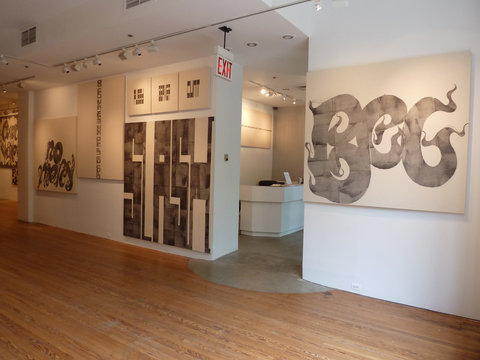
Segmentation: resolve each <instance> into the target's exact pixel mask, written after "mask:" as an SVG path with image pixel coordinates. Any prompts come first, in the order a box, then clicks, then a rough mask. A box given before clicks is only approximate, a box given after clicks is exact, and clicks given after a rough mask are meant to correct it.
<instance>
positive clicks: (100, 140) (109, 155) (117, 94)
mask: <svg viewBox="0 0 480 360" xmlns="http://www.w3.org/2000/svg"><path fill="white" fill-rule="evenodd" d="M124 95H125V77H124V76H116V77H112V78H107V79H99V80H95V81H90V82H87V83H83V84H80V85H79V86H78V137H79V139H81V141H80V142H79V144H78V176H79V177H81V178H90V179H108V180H123V129H124V122H125V96H124Z"/></svg>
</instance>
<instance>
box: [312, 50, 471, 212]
mask: <svg viewBox="0 0 480 360" xmlns="http://www.w3.org/2000/svg"><path fill="white" fill-rule="evenodd" d="M470 64H471V54H470V53H469V52H462V53H455V54H446V55H435V56H431V57H423V58H416V59H406V60H398V61H392V62H385V63H379V64H367V65H359V66H352V67H346V68H340V69H328V70H320V71H316V72H311V73H309V74H308V77H307V92H308V93H307V112H306V132H305V136H306V138H305V186H304V200H305V201H313V202H322V203H327V204H328V203H333V204H344V205H356V206H372V207H388V208H398V209H409V210H422V211H439V212H451V213H463V212H464V211H465V197H466V182H467V168H468V128H469V127H468V124H469V116H470V114H469V109H470V105H469V99H470V66H471V65H470ZM351 79H354V81H350V80H351ZM316 99H321V100H316Z"/></svg>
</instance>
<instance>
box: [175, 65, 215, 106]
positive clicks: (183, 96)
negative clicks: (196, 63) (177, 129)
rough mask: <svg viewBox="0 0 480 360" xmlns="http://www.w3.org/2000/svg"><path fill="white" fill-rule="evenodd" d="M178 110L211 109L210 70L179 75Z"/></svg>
mask: <svg viewBox="0 0 480 360" xmlns="http://www.w3.org/2000/svg"><path fill="white" fill-rule="evenodd" d="M178 84H179V92H178V97H179V99H178V109H179V110H180V111H184V110H196V109H207V108H209V107H210V68H209V67H203V68H198V69H194V70H188V71H181V72H180V73H179V81H178Z"/></svg>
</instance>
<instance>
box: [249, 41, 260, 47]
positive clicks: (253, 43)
mask: <svg viewBox="0 0 480 360" xmlns="http://www.w3.org/2000/svg"><path fill="white" fill-rule="evenodd" d="M247 46H248V47H255V46H258V43H257V42H255V41H250V42H247Z"/></svg>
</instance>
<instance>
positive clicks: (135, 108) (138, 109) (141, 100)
mask: <svg viewBox="0 0 480 360" xmlns="http://www.w3.org/2000/svg"><path fill="white" fill-rule="evenodd" d="M126 98H127V114H128V115H129V116H132V115H148V114H151V113H152V79H151V78H142V79H134V80H128V82H127V96H126Z"/></svg>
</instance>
